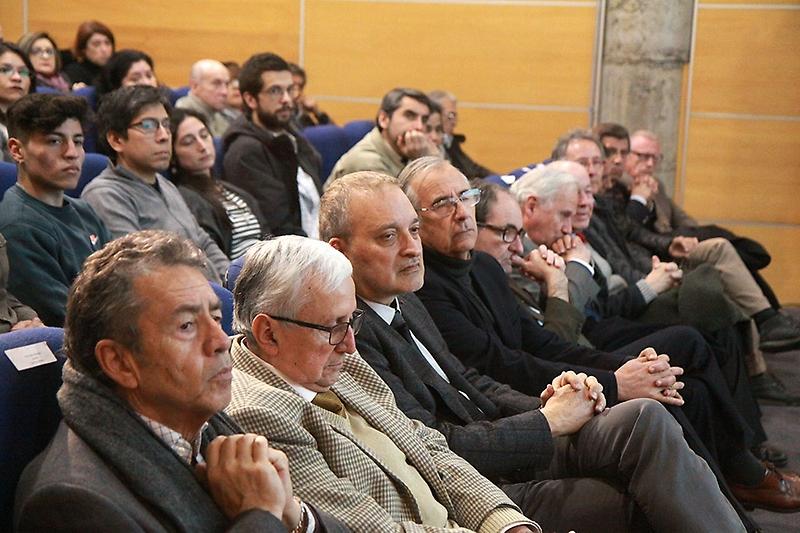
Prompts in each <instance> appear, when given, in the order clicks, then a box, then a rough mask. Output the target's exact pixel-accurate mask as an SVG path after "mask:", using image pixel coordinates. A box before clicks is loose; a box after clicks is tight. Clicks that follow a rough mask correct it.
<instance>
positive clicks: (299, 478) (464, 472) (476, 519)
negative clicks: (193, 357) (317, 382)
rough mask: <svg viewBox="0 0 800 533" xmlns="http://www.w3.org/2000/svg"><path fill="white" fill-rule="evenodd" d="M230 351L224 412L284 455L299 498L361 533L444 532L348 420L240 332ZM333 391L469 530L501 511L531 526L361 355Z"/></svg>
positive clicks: (351, 359)
mask: <svg viewBox="0 0 800 533" xmlns="http://www.w3.org/2000/svg"><path fill="white" fill-rule="evenodd" d="M231 353H232V356H233V361H234V366H235V369H236V370H235V371H234V379H233V387H232V388H233V391H232V399H231V403H230V405H229V406H228V408H227V409H226V411H227V412H228V414H230V415H231V416H232V417H233V418H234V419H235V420H236V421H237V422H238V423H239V424H240V425H241V426H242V428H244V429H245V431H249V432H253V433H259V434H262V435H265V436H266V437H267V439H268V440H269V442H270V445H271V446H273V447H275V448H278V449H280V450H282V451H283V452H284V453H286V455H287V456H288V457H289V467H290V471H291V476H292V484H293V488H294V492H295V493H296V494H297V495H298V496H300V497H301V498H302V499H303V500H306V501H309V502H311V503H312V504H314V505H315V506H317V507H318V508H320V509H322V510H324V511H327V512H328V513H331V514H332V515H333V516H335V517H337V518H339V519H340V520H342V521H343V522H344V523H345V524H347V525H348V526H349V527H351V528H352V529H353V530H354V531H358V532H361V531H370V532H371V531H376V532H377V531H380V532H383V531H441V530H440V528H432V527H428V526H422V525H420V524H419V522H420V514H419V510H418V508H417V505H416V503H415V499H414V498H413V496H412V495H411V493H410V491H409V489H408V487H407V486H406V485H405V484H404V483H403V482H402V481H401V480H400V479H399V478H398V477H396V476H395V475H394V474H393V473H392V472H390V471H389V470H388V468H387V467H386V466H385V465H384V464H383V463H382V462H381V460H380V459H379V458H378V457H376V456H375V455H373V453H372V451H371V450H369V449H368V448H367V447H366V446H364V445H363V444H362V443H360V442H359V441H358V440H357V439H356V437H355V436H354V435H353V434H352V432H351V431H350V427H349V425H348V424H347V422H346V421H345V420H344V419H343V418H341V417H340V416H337V415H335V414H334V413H331V412H329V411H326V410H324V409H322V408H320V407H317V406H316V405H313V404H312V403H310V402H308V401H306V400H305V399H303V398H302V397H301V396H300V395H298V394H297V392H295V391H294V389H292V388H291V387H290V386H289V385H288V384H287V383H286V382H285V381H283V380H282V379H281V378H279V377H278V376H276V375H275V374H274V373H273V372H271V371H270V370H269V369H267V367H265V366H264V365H263V364H261V362H260V361H259V360H258V359H257V358H256V356H255V355H254V354H253V353H252V352H250V351H249V350H248V349H247V348H246V347H245V346H244V345H243V344H242V337H241V336H240V337H236V338H235V339H234V341H233V345H232V347H231ZM331 390H333V391H334V392H335V393H336V394H337V396H339V398H340V399H341V400H342V402H343V403H344V404H345V405H346V406H347V408H348V409H352V410H354V411H355V412H357V413H358V414H359V415H361V416H362V417H364V419H365V420H366V421H367V422H369V424H370V425H372V426H373V427H374V428H376V429H378V430H380V431H382V432H383V433H384V434H386V435H388V436H389V437H390V438H391V439H392V441H393V442H394V443H395V444H396V445H397V447H398V448H400V450H402V451H403V453H405V455H406V457H407V458H408V461H409V462H410V463H411V464H413V465H414V467H416V469H417V470H418V471H419V473H420V474H421V475H422V477H423V478H424V479H425V481H426V482H427V483H428V484H429V485H430V487H431V490H432V492H433V495H434V496H435V497H436V498H437V500H438V501H439V502H440V503H441V504H442V505H444V507H445V508H446V509H447V510H448V514H449V517H450V519H451V520H453V521H455V522H456V523H458V524H459V525H460V526H462V528H468V530H477V529H478V528H479V526H480V525H481V524H482V523H483V521H484V520H485V519H486V518H487V516H489V515H490V514H492V515H493V519H492V520H491V522H492V523H495V522H496V519H497V518H498V514H499V515H500V516H502V517H503V519H504V521H505V524H510V523H512V522H518V521H525V522H526V523H529V524H532V522H529V521H528V520H527V519H526V518H525V517H524V516H523V515H522V514H521V513H520V511H519V508H518V507H517V506H516V505H515V504H514V503H513V502H512V501H511V500H510V499H509V498H508V497H507V496H506V495H505V494H504V493H503V492H502V491H501V490H500V489H498V488H497V487H496V486H494V485H493V484H492V483H491V482H489V481H488V480H487V479H486V478H484V477H483V476H481V475H480V474H479V473H478V472H477V471H476V470H475V469H474V468H473V467H472V466H470V464H469V463H467V462H466V461H465V460H464V459H461V458H460V457H459V456H458V455H456V454H455V453H453V452H452V451H450V449H449V448H448V447H447V443H446V441H445V439H444V437H443V436H442V434H441V433H439V432H438V431H436V430H434V429H431V428H429V427H427V426H425V425H424V424H422V423H421V422H419V421H417V420H410V419H409V418H407V417H406V416H405V415H404V414H403V413H402V412H401V411H400V410H399V409H398V408H397V405H396V404H395V401H394V396H393V395H392V393H391V391H390V390H389V387H388V386H387V385H386V384H385V383H384V382H383V381H382V380H381V379H380V377H378V375H377V374H376V373H375V372H374V371H373V370H372V368H371V367H370V366H369V365H368V364H367V363H365V362H364V361H363V360H362V359H361V357H360V356H359V355H358V354H357V353H356V354H351V355H347V356H346V357H345V362H344V368H343V371H342V373H341V374H340V378H339V380H338V381H337V382H336V384H335V385H334V386H333V387H331ZM493 511H494V513H493ZM447 531H448V532H451V533H452V532H453V531H454V530H453V529H448V530H447ZM460 531H464V529H461V530H460Z"/></svg>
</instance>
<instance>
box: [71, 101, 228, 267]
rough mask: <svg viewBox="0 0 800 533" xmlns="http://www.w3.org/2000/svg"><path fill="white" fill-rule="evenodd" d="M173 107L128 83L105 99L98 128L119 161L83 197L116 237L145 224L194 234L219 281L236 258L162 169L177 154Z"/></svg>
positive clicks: (102, 140) (93, 183)
mask: <svg viewBox="0 0 800 533" xmlns="http://www.w3.org/2000/svg"><path fill="white" fill-rule="evenodd" d="M168 109H169V103H168V102H167V101H166V100H165V99H164V96H163V95H162V94H161V92H160V91H159V90H158V89H156V88H155V87H146V86H139V85H137V86H133V87H124V88H122V89H118V90H116V91H114V92H113V93H111V94H109V95H108V96H107V97H106V98H105V99H104V100H103V103H102V105H101V106H100V110H99V112H98V114H97V124H98V127H99V132H98V133H99V137H100V141H101V143H105V144H106V145H107V149H108V152H109V153H110V155H111V160H112V161H113V163H112V164H111V165H109V166H108V168H106V169H105V170H104V171H103V172H101V173H100V175H98V176H97V177H96V178H95V179H93V180H92V181H91V183H89V185H87V186H86V188H85V189H84V190H83V193H82V194H81V198H83V199H84V200H86V201H87V202H88V203H89V205H91V206H92V207H93V208H94V210H95V212H97V215H98V216H99V217H100V218H101V219H102V220H103V222H104V223H105V224H106V226H107V227H108V229H109V231H111V235H112V236H114V237H115V238H116V237H120V236H122V235H125V234H128V233H132V232H134V231H139V230H142V229H162V230H167V231H172V232H174V233H177V234H178V235H181V236H183V237H186V238H188V239H189V240H191V241H192V242H194V243H195V244H196V245H197V246H199V247H200V249H201V250H203V252H205V254H206V257H208V264H207V268H208V276H209V279H211V280H214V281H217V280H220V279H221V278H222V276H223V275H224V274H225V272H226V270H227V269H228V264H230V260H229V259H228V257H227V256H226V255H225V254H224V253H223V252H222V250H220V249H219V247H218V246H217V245H216V243H214V240H213V239H212V238H211V237H209V235H208V233H206V232H205V231H203V229H202V228H201V227H200V226H199V225H198V224H197V220H195V218H194V216H193V215H192V212H191V211H190V210H189V208H188V207H187V205H186V202H185V201H184V200H183V197H182V196H181V194H180V193H179V192H178V189H177V188H176V187H175V185H173V184H172V183H171V182H170V181H169V180H168V179H166V178H164V177H163V176H161V174H159V173H160V172H164V171H165V170H166V169H167V168H168V167H169V162H170V158H171V155H172V135H171V133H170V122H169V114H168Z"/></svg>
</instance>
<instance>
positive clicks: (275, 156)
mask: <svg viewBox="0 0 800 533" xmlns="http://www.w3.org/2000/svg"><path fill="white" fill-rule="evenodd" d="M239 90H240V91H241V93H242V100H243V109H242V111H243V114H242V116H241V117H239V118H238V119H236V120H235V121H234V122H233V123H232V124H231V126H230V128H228V131H227V132H226V133H225V137H224V140H223V142H224V150H225V159H224V165H225V179H226V180H228V181H229V182H231V183H233V184H234V185H236V186H238V187H241V188H242V189H244V190H245V191H247V192H249V193H250V194H251V195H253V197H254V198H255V199H256V201H257V202H258V206H259V208H260V209H261V212H262V213H264V216H265V217H266V219H267V224H268V225H269V230H270V231H271V232H272V233H273V234H275V235H287V234H293V235H307V236H309V237H312V238H316V236H317V221H318V216H319V197H320V194H321V193H322V183H321V182H320V176H319V172H320V164H321V159H320V157H319V154H317V152H316V151H315V150H314V148H313V147H312V146H311V145H310V144H309V143H308V141H306V140H305V138H304V137H303V136H302V135H300V133H299V132H298V131H297V130H295V129H294V128H293V126H292V125H291V120H292V117H293V116H294V109H295V103H294V98H295V97H297V95H298V94H299V90H300V89H299V87H298V86H297V85H295V83H294V80H293V78H292V73H291V71H290V70H289V64H288V63H287V62H286V61H284V60H283V59H282V58H281V57H279V56H277V55H275V54H271V53H263V54H256V55H254V56H252V57H250V59H248V60H247V62H246V63H245V64H244V66H242V70H241V72H240V73H239Z"/></svg>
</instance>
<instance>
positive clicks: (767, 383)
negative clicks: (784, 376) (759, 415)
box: [750, 372, 800, 405]
mask: <svg viewBox="0 0 800 533" xmlns="http://www.w3.org/2000/svg"><path fill="white" fill-rule="evenodd" d="M750 388H751V390H752V391H753V396H755V397H756V398H758V399H759V400H769V401H772V402H777V403H780V404H783V405H800V396H792V395H791V394H789V392H788V391H787V390H786V388H785V387H784V386H783V383H781V382H780V381H778V379H777V378H776V377H775V376H773V375H772V374H770V373H769V372H764V373H762V374H759V375H757V376H752V377H751V378H750Z"/></svg>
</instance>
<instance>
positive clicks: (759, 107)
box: [692, 9, 800, 115]
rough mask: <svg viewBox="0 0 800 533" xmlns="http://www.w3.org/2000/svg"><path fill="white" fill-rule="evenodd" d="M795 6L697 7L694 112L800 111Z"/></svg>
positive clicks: (799, 20)
mask: <svg viewBox="0 0 800 533" xmlns="http://www.w3.org/2000/svg"><path fill="white" fill-rule="evenodd" d="M799 50H800V10H789V9H771V10H767V9H724V10H718V9H700V10H699V12H698V21H697V42H696V50H695V65H694V93H693V96H692V100H693V101H692V107H693V109H694V110H695V111H703V112H724V113H747V114H756V115H759V114H760V115H797V114H800V93H798V91H797V87H798V85H800V53H798V51H799Z"/></svg>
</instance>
